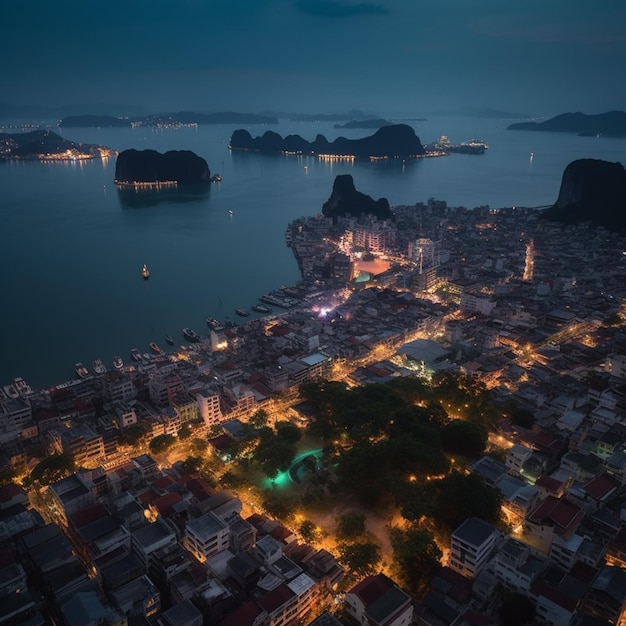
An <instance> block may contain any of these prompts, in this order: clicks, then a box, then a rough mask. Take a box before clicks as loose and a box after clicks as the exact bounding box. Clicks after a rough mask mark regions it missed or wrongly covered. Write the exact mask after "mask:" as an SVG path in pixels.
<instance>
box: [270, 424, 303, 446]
mask: <svg viewBox="0 0 626 626" xmlns="http://www.w3.org/2000/svg"><path fill="white" fill-rule="evenodd" d="M276 434H277V435H278V436H279V437H280V438H281V439H284V440H285V441H286V442H287V443H298V441H300V439H301V438H302V433H301V432H300V429H299V428H298V427H297V426H296V425H295V424H292V423H291V422H276Z"/></svg>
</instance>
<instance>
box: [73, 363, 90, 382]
mask: <svg viewBox="0 0 626 626" xmlns="http://www.w3.org/2000/svg"><path fill="white" fill-rule="evenodd" d="M74 371H75V372H76V376H78V378H87V376H89V370H88V369H87V368H86V367H85V366H84V365H83V364H82V363H75V364H74Z"/></svg>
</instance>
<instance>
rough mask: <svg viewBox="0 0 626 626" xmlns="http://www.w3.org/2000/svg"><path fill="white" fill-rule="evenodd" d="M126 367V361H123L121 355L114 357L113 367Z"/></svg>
mask: <svg viewBox="0 0 626 626" xmlns="http://www.w3.org/2000/svg"><path fill="white" fill-rule="evenodd" d="M123 367H124V361H122V357H121V356H114V357H113V369H116V370H121V369H122V368H123Z"/></svg>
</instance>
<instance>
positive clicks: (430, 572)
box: [389, 527, 442, 591]
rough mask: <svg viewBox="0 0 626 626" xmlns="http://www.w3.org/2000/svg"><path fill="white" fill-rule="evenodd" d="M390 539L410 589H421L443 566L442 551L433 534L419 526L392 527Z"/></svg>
mask: <svg viewBox="0 0 626 626" xmlns="http://www.w3.org/2000/svg"><path fill="white" fill-rule="evenodd" d="M389 540H390V542H391V547H392V548H393V559H394V562H395V564H396V566H397V568H398V571H399V572H400V576H401V577H402V578H403V579H404V580H405V581H406V584H407V586H408V587H409V589H411V590H412V591H418V590H420V588H421V587H423V585H424V584H425V583H427V582H428V581H429V580H431V579H432V577H433V576H434V575H435V573H436V572H437V570H438V569H439V567H440V566H441V564H440V560H441V557H442V553H441V550H440V549H439V547H438V546H437V544H436V543H435V541H434V539H433V536H432V534H431V533H430V532H428V531H427V530H421V529H419V528H417V527H413V528H409V529H408V530H406V531H403V530H401V529H399V528H392V529H391V531H390V533H389Z"/></svg>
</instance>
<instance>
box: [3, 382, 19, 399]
mask: <svg viewBox="0 0 626 626" xmlns="http://www.w3.org/2000/svg"><path fill="white" fill-rule="evenodd" d="M2 389H3V390H4V393H5V395H6V396H7V397H9V398H19V397H20V393H19V391H18V390H17V389H16V388H15V385H5V386H4V387H3V388H2Z"/></svg>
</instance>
